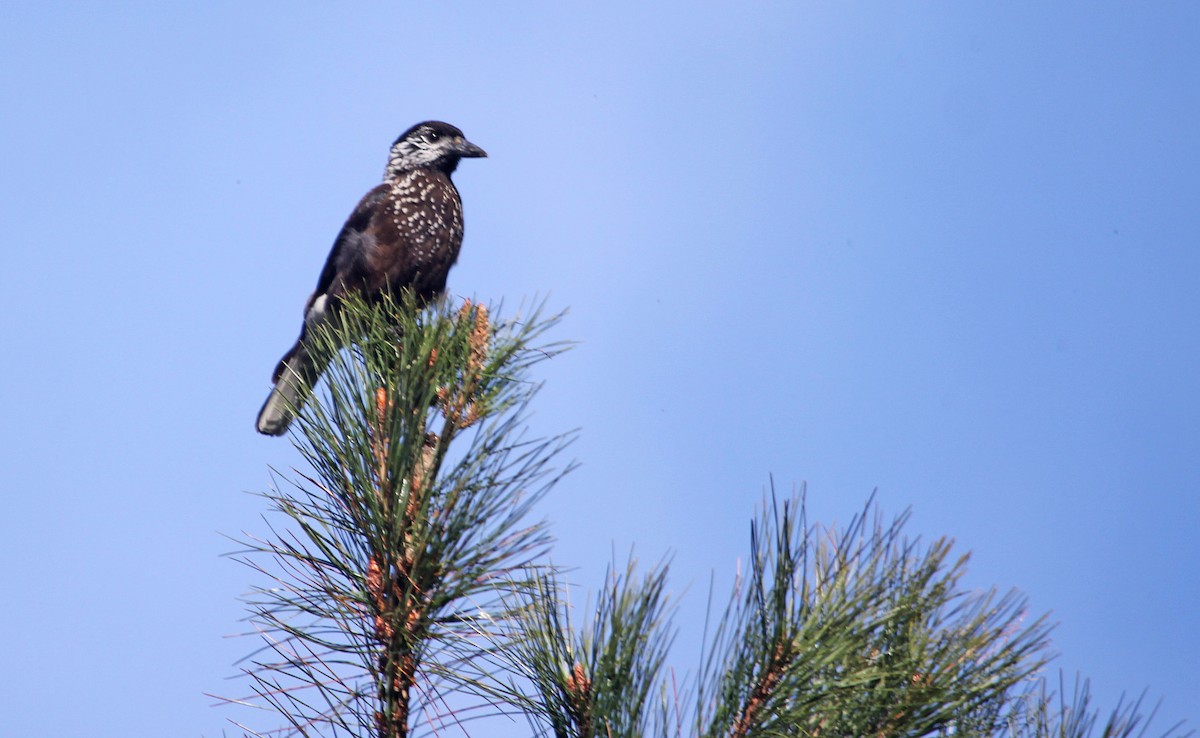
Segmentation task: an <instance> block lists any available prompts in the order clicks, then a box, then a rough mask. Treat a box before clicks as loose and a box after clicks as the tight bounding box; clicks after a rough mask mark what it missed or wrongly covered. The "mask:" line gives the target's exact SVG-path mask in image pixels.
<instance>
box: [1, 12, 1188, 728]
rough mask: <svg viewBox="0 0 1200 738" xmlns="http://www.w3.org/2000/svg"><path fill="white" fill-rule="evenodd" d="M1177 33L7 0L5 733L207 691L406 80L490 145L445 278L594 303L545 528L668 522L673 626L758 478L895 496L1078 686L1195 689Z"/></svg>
mask: <svg viewBox="0 0 1200 738" xmlns="http://www.w3.org/2000/svg"><path fill="white" fill-rule="evenodd" d="M1198 38H1200V6H1198V5H1195V4H1193V3H1184V2H1178V3H1170V2H1150V3H1117V2H1090V3H1053V4H1051V3H1045V2H1006V3H980V2H922V3H896V2H887V3H884V2H862V3H810V2H778V3H749V4H747V3H713V2H708V3H704V2H700V3H679V2H669V3H660V4H647V3H628V2H609V3H601V4H595V3H593V4H589V5H588V6H587V7H582V6H575V5H573V4H565V3H538V4H534V3H528V4H510V3H476V4H452V3H449V4H448V3H399V2H394V3H361V4H358V5H357V6H356V7H355V9H354V10H352V11H351V10H347V9H343V8H342V7H339V6H334V5H333V4H328V3H307V2H301V3H242V2H214V3H201V4H191V5H190V6H186V7H185V6H183V5H181V4H167V3H133V2H129V3H110V4H107V5H106V6H104V7H101V6H98V5H88V4H83V3H79V4H64V3H8V4H6V5H5V7H4V9H3V10H0V96H2V100H3V111H2V112H0V224H2V226H3V233H4V237H5V240H6V243H7V246H6V248H4V249H3V250H2V252H0V253H2V256H0V258H2V259H3V264H4V267H5V269H4V272H5V274H6V277H7V279H6V280H5V284H6V300H5V309H4V310H3V311H0V330H2V331H3V335H4V336H5V337H6V344H7V346H8V349H7V353H6V357H5V361H4V364H3V369H0V371H2V372H3V376H4V382H3V383H0V393H2V395H0V403H2V406H3V407H4V408H5V410H4V417H5V420H4V422H3V423H2V425H0V433H2V434H3V438H2V440H3V443H2V444H0V455H2V456H0V461H2V462H3V470H4V477H5V479H4V487H5V491H4V500H5V507H6V510H5V514H4V516H3V522H0V557H2V558H0V564H2V566H3V571H4V578H5V583H6V586H5V594H4V607H3V608H2V610H0V630H2V631H3V632H4V633H5V634H6V637H5V638H4V639H3V643H2V644H0V663H2V664H4V667H3V669H0V695H3V698H2V701H3V703H4V708H3V713H4V715H5V718H4V722H5V732H6V733H7V732H9V731H11V734H12V735H37V734H55V735H81V734H100V735H109V734H111V735H122V736H143V735H144V736H151V735H154V736H158V735H163V734H171V735H196V736H199V735H206V736H215V735H220V734H221V731H222V730H223V729H225V728H226V727H227V724H226V723H225V720H226V718H227V717H230V713H229V711H228V710H223V709H214V708H211V707H210V706H209V705H210V704H211V703H212V700H211V699H210V698H207V697H205V696H203V693H204V692H217V693H222V694H234V695H236V694H241V693H242V692H243V691H244V688H245V685H244V684H240V683H236V682H232V683H231V682H228V681H225V678H226V677H227V676H229V675H231V674H233V673H234V671H235V669H234V667H233V662H234V660H235V659H237V658H238V657H240V656H242V655H244V654H246V653H248V652H249V651H250V650H251V649H252V648H253V647H254V645H255V644H254V643H253V641H251V640H248V639H229V638H225V637H224V636H226V635H228V634H231V633H235V632H238V631H239V630H240V629H241V628H242V627H243V626H242V625H241V624H239V622H238V619H239V618H240V617H241V616H242V614H243V611H242V608H241V605H240V604H239V602H238V601H237V597H238V595H239V594H241V593H242V592H244V591H245V590H246V588H247V586H248V584H249V583H250V582H251V581H253V576H252V575H251V573H250V572H249V571H248V570H246V569H244V568H242V567H239V566H238V565H236V564H234V563H232V562H231V561H229V560H228V559H224V558H221V557H220V555H221V554H222V553H224V552H228V551H230V550H232V549H233V548H234V546H233V544H231V543H230V542H229V541H228V540H226V539H225V538H223V537H222V534H230V535H237V534H239V533H240V532H241V531H251V532H262V531H263V530H264V524H263V523H262V521H261V519H260V514H261V512H262V509H263V504H262V501H261V500H260V499H258V498H257V497H254V496H252V495H249V494H246V492H247V491H255V490H263V489H265V488H267V487H268V485H269V484H270V477H269V471H268V467H269V466H275V467H278V468H282V469H286V468H288V467H289V466H291V465H293V464H296V463H299V457H298V456H297V454H296V453H295V452H294V451H293V450H292V449H291V447H290V446H289V445H288V444H287V442H286V441H279V440H276V439H267V438H261V437H259V436H257V435H256V434H255V433H254V432H253V426H252V422H253V419H254V415H255V413H256V411H257V410H258V407H259V404H260V403H261V401H262V399H263V397H264V396H265V392H266V390H267V386H268V384H267V380H268V377H269V374H270V371H271V369H272V366H273V364H274V362H275V361H276V360H277V359H278V357H279V355H280V353H281V352H282V351H283V350H284V349H285V348H287V346H288V345H289V344H290V342H291V341H292V339H293V338H294V334H295V332H296V330H297V329H298V326H299V318H300V314H301V307H302V305H303V302H304V299H305V298H306V296H307V295H308V293H309V291H310V290H311V289H312V286H313V284H314V283H315V280H316V277H317V273H318V271H319V269H320V266H321V264H322V260H323V259H324V257H325V254H326V253H327V250H328V248H329V246H330V244H331V242H332V239H333V236H334V235H335V234H336V232H337V229H338V228H339V227H340V226H341V223H342V221H343V219H344V218H345V217H346V215H347V214H348V213H349V211H350V209H351V208H352V207H353V206H354V204H355V202H356V201H357V199H358V198H359V196H361V194H362V193H363V192H365V191H366V190H367V189H368V188H370V187H371V186H372V185H373V184H375V183H376V181H377V180H378V179H379V177H380V175H381V173H382V170H383V165H384V162H385V158H386V152H387V147H388V145H389V144H390V143H391V141H392V140H393V138H394V137H395V136H396V135H397V134H398V133H399V132H401V131H402V130H404V129H405V128H407V127H408V126H409V125H411V124H412V123H415V122H417V121H419V120H423V119H427V118H440V119H444V120H447V121H450V122H452V123H454V124H456V125H458V126H460V127H461V128H463V130H464V131H465V132H466V133H467V135H468V136H469V137H470V138H471V139H472V140H473V141H475V142H476V143H478V144H479V145H481V146H483V147H484V148H486V149H487V150H488V152H489V153H490V154H491V157H490V158H489V159H486V160H482V161H468V162H465V163H464V164H463V166H462V167H461V168H460V170H459V173H458V174H457V175H456V178H457V182H458V184H459V188H460V190H461V192H462V194H463V199H464V201H465V209H466V219H467V235H466V242H465V245H464V250H463V255H462V258H461V260H460V262H459V265H458V267H457V268H456V269H455V271H454V272H453V273H452V274H451V279H450V288H451V290H452V291H453V292H454V293H455V294H457V295H474V296H477V297H479V298H481V299H488V300H499V299H501V298H503V299H504V300H506V301H507V302H508V303H509V304H516V303H517V302H519V301H520V300H521V299H522V298H528V297H530V296H533V295H535V294H545V293H550V296H551V297H550V303H551V305H552V306H554V307H559V308H562V307H568V308H569V309H570V315H569V317H568V319H567V320H566V321H565V323H564V324H563V325H562V326H561V328H560V329H559V330H558V337H561V338H564V339H574V340H578V341H581V342H582V343H581V345H580V346H579V348H578V349H577V350H575V351H573V352H571V353H569V354H567V355H565V356H563V357H561V358H559V359H556V360H554V361H553V362H551V363H549V364H543V365H542V367H541V370H540V371H541V374H542V376H543V377H544V378H545V379H546V381H547V386H546V389H545V391H544V392H543V394H542V395H541V396H540V399H539V400H538V402H537V406H536V413H537V414H536V417H535V418H534V421H533V423H534V427H535V430H538V431H540V432H546V433H549V432H557V431H561V430H566V429H569V428H573V427H576V426H579V427H581V428H582V437H581V440H580V442H579V443H578V444H577V445H576V446H575V447H574V448H573V454H574V456H575V457H576V458H578V459H579V460H580V461H581V462H582V463H583V466H582V467H581V468H580V469H579V470H578V471H577V472H576V473H575V474H573V475H572V476H571V477H569V478H568V480H567V481H566V482H564V483H563V484H562V485H561V486H560V487H559V488H558V489H557V490H556V491H555V492H554V493H553V495H552V496H551V497H550V498H548V499H546V500H545V501H544V503H543V504H542V506H541V512H542V513H543V514H545V515H546V516H547V517H548V518H549V519H550V520H551V521H552V522H553V525H554V530H555V533H556V535H557V537H558V539H559V543H558V545H557V548H556V553H555V558H556V560H557V561H559V562H560V563H563V564H569V565H573V566H578V567H580V568H579V571H578V572H577V574H576V576H575V579H576V580H577V581H579V582H581V583H582V584H584V585H588V586H592V585H594V584H596V583H597V582H598V581H599V580H600V577H601V575H602V573H603V569H604V566H605V564H606V563H607V562H608V561H609V559H610V558H611V556H612V552H613V551H614V550H615V551H617V552H618V557H622V558H623V556H624V552H625V551H627V550H628V549H629V548H630V547H631V546H635V545H636V552H637V554H638V555H639V556H640V557H641V558H642V559H643V560H645V561H656V560H658V559H659V558H660V557H662V556H663V555H665V554H666V553H667V552H674V563H673V567H672V571H673V576H672V590H673V591H674V592H675V593H676V594H677V595H678V597H679V599H680V612H679V619H678V622H679V624H680V625H681V627H682V633H681V635H680V639H679V642H678V648H677V653H676V655H675V658H674V659H673V664H674V665H675V666H676V668H678V669H679V670H680V671H686V670H688V669H692V668H694V666H695V659H694V654H695V653H696V652H697V650H698V645H697V642H696V638H697V637H698V633H699V624H700V622H701V620H702V610H703V607H704V602H705V598H706V589H707V583H708V580H709V576H710V572H713V571H715V572H717V575H718V581H719V582H727V581H728V578H729V576H730V575H731V574H732V573H733V571H734V570H735V568H736V561H737V559H738V557H739V556H744V554H745V551H746V547H747V540H748V536H747V533H748V524H747V521H748V520H749V518H750V517H751V515H752V513H753V511H754V509H755V506H756V504H757V503H758V502H759V501H760V500H761V498H762V494H763V489H764V487H765V485H766V484H767V483H768V479H769V476H770V475H773V476H774V479H775V480H776V483H777V485H778V487H779V488H781V489H782V490H784V491H787V490H790V489H792V488H793V487H794V486H795V485H799V484H800V483H803V482H807V484H808V491H809V509H810V514H811V516H812V517H813V519H815V520H820V521H824V522H830V523H832V522H845V521H846V520H848V519H849V518H850V516H851V515H852V514H853V513H854V512H855V511H857V510H859V509H860V508H861V506H862V504H863V503H864V501H865V500H866V498H867V497H868V495H869V494H870V493H871V491H872V489H875V488H878V490H879V492H878V499H879V502H880V504H881V506H882V507H883V509H884V510H886V511H887V512H889V513H899V512H901V511H902V510H904V509H905V508H906V507H909V506H911V507H912V508H913V519H912V524H911V527H910V532H911V533H913V534H920V535H923V536H926V537H936V536H940V535H949V536H952V537H954V538H956V539H957V541H958V545H959V548H960V550H964V551H965V550H970V551H973V552H974V558H973V560H972V565H971V569H970V574H969V576H968V583H969V584H970V585H972V586H978V587H990V586H993V585H995V586H998V587H1000V588H1002V589H1005V588H1008V587H1014V586H1015V587H1018V588H1020V589H1022V590H1023V591H1024V592H1026V593H1027V594H1028V595H1029V597H1030V600H1031V605H1032V609H1033V611H1034V612H1035V613H1040V612H1045V611H1052V613H1053V617H1054V618H1055V619H1056V620H1058V621H1059V622H1060V623H1061V624H1060V626H1059V627H1058V629H1057V630H1056V632H1055V646H1056V649H1057V650H1058V651H1059V652H1060V653H1061V654H1062V656H1061V658H1060V659H1059V660H1058V661H1057V665H1058V666H1060V667H1062V668H1063V669H1064V670H1066V672H1067V674H1068V675H1073V674H1074V673H1075V672H1076V671H1079V672H1081V673H1083V674H1084V675H1086V676H1090V677H1091V678H1092V680H1093V689H1094V692H1095V693H1096V696H1097V700H1098V704H1099V705H1101V706H1103V707H1105V708H1107V707H1109V706H1111V705H1112V704H1114V703H1115V701H1116V698H1117V697H1118V695H1119V694H1120V693H1121V692H1122V691H1123V690H1128V691H1130V692H1133V693H1135V694H1136V693H1137V692H1139V691H1141V690H1142V689H1143V688H1146V687H1148V688H1149V690H1150V691H1149V694H1150V696H1151V698H1152V701H1153V700H1154V699H1157V698H1159V697H1161V698H1162V699H1163V707H1162V710H1161V713H1160V720H1159V722H1158V723H1157V724H1158V725H1159V726H1160V727H1166V726H1167V725H1169V724H1170V723H1172V722H1174V721H1176V720H1179V719H1188V720H1189V721H1190V722H1191V723H1192V724H1193V725H1195V724H1196V722H1197V721H1198V720H1200V687H1198V686H1197V684H1198V683H1200V677H1198V665H1200V635H1197V633H1198V632H1200V615H1198V614H1197V613H1198V612H1200V582H1198V579H1200V537H1198V535H1197V532H1196V531H1197V528H1198V525H1200V463H1198V459H1200V393H1198V392H1197V377H1198V376H1200V346H1198V339H1200V294H1198V293H1200V248H1198V247H1200V218H1198V217H1197V202H1198V196H1200V187H1198V186H1197V182H1196V177H1197V172H1198V171H1200V120H1198V118H1200V45H1198V44H1197V39H1198ZM581 599H582V598H581ZM243 717H244V715H243ZM255 724H256V725H257V726H258V727H263V728H266V727H270V726H272V725H274V724H275V723H274V720H273V718H271V717H270V716H263V717H261V718H259V719H258V720H257V722H256V723H255ZM524 732H525V731H524V725H523V724H520V723H518V724H515V725H514V726H513V728H512V733H511V734H513V735H521V734H523V733H524Z"/></svg>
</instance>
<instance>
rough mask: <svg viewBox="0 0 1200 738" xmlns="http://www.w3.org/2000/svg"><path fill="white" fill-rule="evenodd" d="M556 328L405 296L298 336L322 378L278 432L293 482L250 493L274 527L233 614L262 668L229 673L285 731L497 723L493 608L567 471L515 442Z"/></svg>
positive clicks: (503, 619) (498, 606) (550, 444)
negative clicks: (243, 607) (271, 515)
mask: <svg viewBox="0 0 1200 738" xmlns="http://www.w3.org/2000/svg"><path fill="white" fill-rule="evenodd" d="M556 320H557V317H552V318H550V319H542V318H541V317H540V316H539V311H537V310H535V311H534V314H533V315H532V316H531V317H530V318H529V319H527V320H523V321H510V322H507V323H501V324H499V325H497V324H495V323H493V320H492V317H491V311H489V310H488V309H487V308H486V307H485V306H483V305H475V304H472V303H469V302H468V303H466V304H464V305H463V306H462V307H461V308H460V309H459V310H457V311H455V312H454V313H453V314H452V313H450V312H449V310H448V309H447V308H446V307H444V306H440V305H438V306H433V307H431V308H427V309H425V310H418V309H417V308H416V306H415V303H414V301H413V300H412V299H411V298H410V297H409V296H407V295H404V296H401V298H399V299H398V300H391V299H384V300H382V301H381V302H380V303H379V304H376V305H366V304H363V303H361V302H356V301H353V300H351V301H349V303H348V304H347V305H346V306H345V307H344V308H343V309H342V310H340V311H339V313H338V317H337V320H336V321H335V322H333V323H332V324H330V325H328V326H324V327H319V328H318V329H317V330H316V331H315V333H316V336H315V338H314V340H313V350H314V352H317V353H319V354H320V356H321V357H322V358H323V359H325V360H328V362H329V367H328V369H327V370H326V372H325V377H326V383H325V386H324V388H323V392H320V393H318V394H317V395H315V396H314V398H313V400H312V401H310V402H309V403H308V404H307V405H306V406H305V407H304V408H303V410H302V411H301V412H300V414H299V416H298V418H297V420H296V422H295V424H294V426H293V428H294V436H293V440H294V442H295V443H296V445H297V447H298V448H299V450H300V451H301V454H302V455H303V457H304V458H305V460H306V461H307V462H308V464H309V465H310V467H311V468H312V472H311V474H300V473H297V475H296V477H295V479H293V480H292V482H291V484H290V486H285V487H284V489H283V490H277V491H275V492H271V493H269V494H267V495H265V496H266V497H267V498H268V499H269V500H270V501H271V502H272V503H273V505H274V507H275V509H276V510H277V511H278V512H280V513H283V516H284V519H285V521H286V523H287V524H286V525H284V526H273V530H272V534H271V535H270V536H269V537H266V538H263V539H252V540H251V541H250V542H249V543H248V549H249V553H248V555H246V556H244V557H243V560H245V561H247V563H249V564H250V565H251V566H253V567H254V568H255V569H257V570H258V571H260V572H263V573H265V574H268V575H269V576H270V583H269V585H268V586H264V587H261V588H258V589H256V590H255V593H254V595H253V596H252V597H251V598H250V599H249V601H248V604H249V606H250V609H251V612H252V616H251V617H252V621H253V622H254V623H255V624H256V625H257V627H258V629H259V632H260V633H261V634H262V637H263V638H264V639H265V640H266V643H267V647H268V648H267V652H266V653H268V654H271V655H273V658H266V659H263V660H259V661H256V662H254V663H252V664H251V665H250V666H248V667H247V668H246V669H245V671H246V673H247V675H248V676H249V677H250V679H251V680H252V683H253V684H254V685H255V686H254V689H255V692H256V693H257V695H258V696H259V698H260V702H261V703H262V704H264V705H265V706H267V707H269V708H272V709H274V710H276V711H278V712H280V713H281V714H283V716H284V717H285V719H287V720H288V722H289V724H290V729H289V731H288V732H289V733H290V734H294V735H304V736H307V735H326V734H328V735H358V736H361V735H367V734H374V735H378V736H381V737H383V738H397V737H399V736H407V735H409V734H410V732H411V731H412V730H413V729H415V728H418V727H419V726H420V725H423V724H432V723H431V721H433V722H437V721H445V720H449V721H454V720H456V719H457V714H458V713H459V712H461V713H463V714H464V715H466V714H473V711H477V710H478V707H479V705H481V704H482V705H484V706H486V707H487V708H489V709H490V710H492V711H497V710H502V709H504V707H503V705H502V704H501V703H500V702H498V701H496V699H495V698H496V696H497V695H504V694H506V693H507V687H506V686H504V685H503V683H502V682H500V681H497V679H496V668H495V664H496V662H497V660H498V658H499V657H498V656H497V654H496V651H497V649H498V648H501V647H502V646H501V645H498V644H501V643H502V636H503V633H504V631H505V630H506V628H507V626H506V625H505V624H506V623H507V622H508V621H509V620H510V619H511V618H512V616H513V613H512V612H511V611H510V608H509V607H508V606H507V605H506V604H505V603H506V598H511V597H512V595H513V593H514V592H518V591H521V590H522V589H524V588H526V587H528V586H530V582H529V581H527V580H526V579H524V578H523V575H522V574H521V572H524V571H525V569H526V567H528V566H529V565H530V564H531V563H532V562H533V561H535V560H536V559H537V558H538V557H540V556H542V555H543V554H544V553H545V551H546V547H547V544H548V540H549V538H548V535H547V534H546V532H545V530H544V528H543V526H542V525H541V524H536V523H535V524H529V523H527V522H525V518H526V515H527V513H528V511H529V509H530V506H531V505H532V504H533V503H534V502H535V501H536V500H537V499H538V498H540V496H541V495H542V494H544V493H545V492H546V490H548V489H549V487H550V486H552V485H553V484H554V483H555V482H556V481H557V480H558V479H559V478H560V477H561V475H562V474H563V473H565V471H567V469H563V470H555V469H554V468H553V466H552V463H553V461H554V459H555V457H556V456H557V454H558V453H559V452H560V451H561V450H562V449H563V448H564V447H565V446H566V445H567V444H568V443H569V442H570V441H571V437H570V436H560V437H556V438H550V439H535V440H527V439H526V438H524V436H523V431H522V424H523V410H524V407H525V404H526V403H527V402H528V401H529V399H530V398H531V397H532V396H533V394H534V392H536V389H537V386H536V385H534V384H533V383H531V382H530V381H528V380H527V379H526V373H527V370H528V368H529V367H530V366H532V365H533V364H534V363H536V362H537V361H540V360H542V359H544V358H547V357H549V356H553V355H554V354H555V353H556V352H557V351H560V350H562V348H563V347H562V346H561V345H556V344H543V345H539V341H541V337H542V335H543V334H544V332H545V331H546V329H547V328H549V327H550V326H551V325H552V324H553V323H554V322H555V321H556ZM348 344H349V347H348V348H343V347H345V346H347V345H348ZM568 469H569V467H568ZM264 559H265V560H264ZM449 695H468V696H469V695H476V696H477V699H476V700H475V703H474V705H475V706H474V707H473V706H472V705H471V704H468V703H462V704H460V703H461V700H455V701H454V703H453V706H451V702H449V701H447V697H448V696H449ZM480 699H482V702H480Z"/></svg>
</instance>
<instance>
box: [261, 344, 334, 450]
mask: <svg viewBox="0 0 1200 738" xmlns="http://www.w3.org/2000/svg"><path fill="white" fill-rule="evenodd" d="M324 370H325V367H324V366H323V365H322V364H318V363H317V361H316V360H315V359H314V358H313V356H312V355H311V354H310V353H309V352H308V349H307V347H305V345H304V342H303V340H301V341H297V342H296V345H295V346H293V347H292V349H291V351H288V352H287V354H285V355H284V357H283V358H282V359H280V361H279V365H278V366H276V367H275V374H274V376H273V377H272V379H273V381H274V382H275V388H274V389H272V390H271V394H270V395H269V396H268V397H267V401H266V402H264V403H263V406H262V410H259V411H258V422H257V428H258V432H259V433H262V434H264V435H268V436H282V435H283V434H284V433H287V429H288V426H289V425H291V424H292V420H293V419H294V418H295V417H296V413H297V412H299V411H300V408H301V407H303V406H304V402H305V400H307V399H308V396H309V394H310V393H311V392H312V387H313V385H314V384H316V382H317V379H318V378H319V377H320V376H321V372H323V371H324Z"/></svg>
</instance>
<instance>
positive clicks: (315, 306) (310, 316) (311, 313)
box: [304, 295, 329, 325]
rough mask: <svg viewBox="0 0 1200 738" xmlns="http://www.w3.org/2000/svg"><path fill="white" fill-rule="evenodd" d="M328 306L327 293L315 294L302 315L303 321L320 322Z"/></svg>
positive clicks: (308, 322) (309, 323) (310, 323)
mask: <svg viewBox="0 0 1200 738" xmlns="http://www.w3.org/2000/svg"><path fill="white" fill-rule="evenodd" d="M328 306H329V295H317V297H316V299H315V300H313V303H312V305H311V306H310V307H309V308H308V312H307V313H305V315H304V322H305V323H307V324H308V325H312V324H313V323H319V322H321V321H322V320H323V319H324V318H325V310H326V308H327V307H328Z"/></svg>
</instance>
